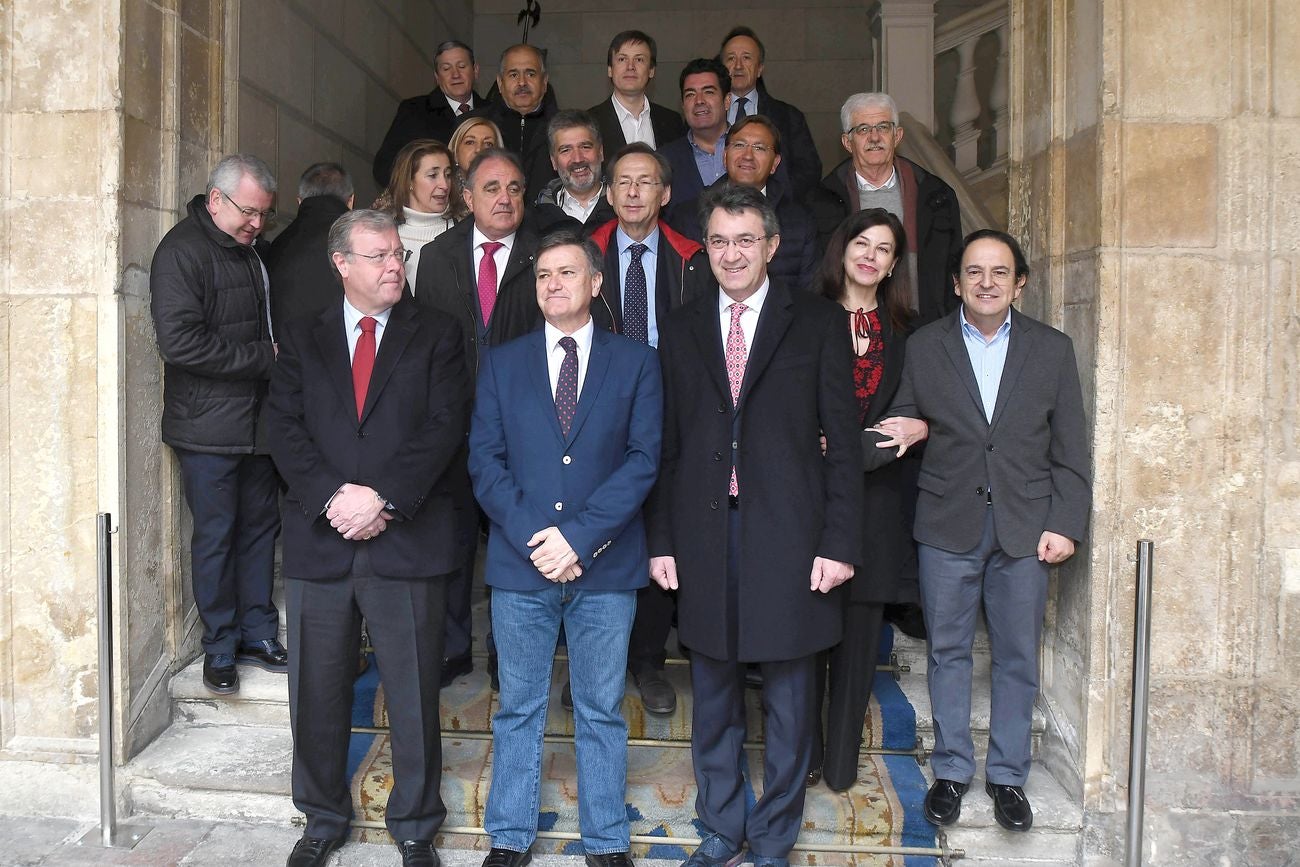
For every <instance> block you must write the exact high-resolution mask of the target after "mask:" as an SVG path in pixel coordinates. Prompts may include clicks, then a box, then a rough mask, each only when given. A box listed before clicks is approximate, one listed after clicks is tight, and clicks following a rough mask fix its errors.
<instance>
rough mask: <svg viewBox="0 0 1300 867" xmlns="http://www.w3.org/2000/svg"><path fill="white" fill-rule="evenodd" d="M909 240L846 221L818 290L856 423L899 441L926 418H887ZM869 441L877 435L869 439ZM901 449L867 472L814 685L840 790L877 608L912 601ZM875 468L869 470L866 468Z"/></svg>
mask: <svg viewBox="0 0 1300 867" xmlns="http://www.w3.org/2000/svg"><path fill="white" fill-rule="evenodd" d="M906 253H907V238H906V234H905V232H904V231H903V225H902V223H901V222H900V221H899V219H898V218H897V217H895V216H894V215H893V214H891V213H890V212H888V211H886V210H884V209H882V208H870V209H868V210H865V211H859V212H858V213H856V214H852V215H850V216H849V217H848V218H847V219H845V221H844V222H843V223H841V224H840V226H839V227H838V228H837V229H836V230H835V232H834V233H833V234H832V235H831V237H830V240H829V241H828V243H827V247H826V255H825V256H824V257H823V259H822V266H821V273H820V275H819V280H818V282H817V284H816V286H817V288H818V290H819V291H820V292H821V294H822V295H824V296H825V297H827V298H829V299H831V300H832V301H835V302H837V303H839V304H840V305H841V306H843V307H844V310H845V321H846V327H847V328H848V329H849V332H850V334H851V335H852V338H853V349H854V361H853V386H854V393H855V396H856V397H857V401H858V412H859V419H858V420H859V422H860V427H861V428H862V430H863V431H867V430H868V429H876V430H881V427H880V426H881V425H884V426H885V427H884V430H886V431H888V432H889V436H891V437H893V438H894V439H895V440H900V439H901V440H903V441H915V438H919V437H920V436H921V435H922V434H923V433H924V431H923V430H922V428H924V422H919V421H914V420H912V419H896V418H891V419H885V418H884V415H885V411H886V410H887V409H888V408H889V404H890V401H891V400H893V397H894V392H895V391H896V390H897V388H898V381H899V377H900V376H901V374H902V370H903V349H904V346H905V344H906V342H907V335H908V333H909V332H910V331H911V322H912V319H913V316H914V313H913V312H912V311H911V310H909V309H908V307H907V303H906V300H905V298H906V295H905V293H906V289H905V287H906V286H907V275H906V274H905V273H903V272H904V269H906V267H907V255H906ZM865 439H866V440H867V441H868V444H870V445H874V443H875V442H876V441H877V440H878V439H879V437H875V436H873V435H871V434H868V435H867V436H866V438H865ZM916 457H917V455H916V453H913V452H905V453H904V455H903V457H902V458H901V459H900V460H895V461H891V462H889V463H886V464H885V465H884V466H882V467H880V468H879V469H876V470H871V471H869V472H868V471H865V470H864V472H863V485H864V486H865V495H864V509H863V517H864V520H865V523H866V527H865V532H864V534H863V543H864V544H863V548H864V550H863V557H862V560H861V562H862V564H863V565H862V566H860V567H859V568H858V569H857V571H856V572H855V574H854V576H853V579H852V580H851V581H849V582H848V594H847V595H848V598H847V600H846V602H845V606H844V639H843V641H841V642H840V643H839V644H838V645H836V646H835V647H833V648H831V649H830V650H829V651H827V652H826V654H825V656H826V657H827V669H826V675H827V676H826V677H823V678H820V679H819V684H818V685H819V690H818V694H819V700H818V703H817V706H818V707H819V708H820V707H821V704H822V703H821V701H820V696H821V694H822V691H823V690H824V689H826V684H827V681H829V691H830V703H829V707H828V709H827V712H826V719H825V737H824V739H823V738H822V737H820V735H821V734H822V733H821V731H820V729H819V731H818V735H819V737H818V738H817V740H818V741H819V742H818V743H814V745H813V763H812V767H813V768H814V770H813V771H812V772H811V773H809V775H808V784H809V785H814V784H815V783H816V782H817V778H818V774H819V771H820V772H821V773H822V774H824V777H825V780H826V785H827V786H829V787H830V788H831V789H834V790H836V791H844V790H845V789H848V788H849V787H850V786H852V785H853V783H854V781H855V780H856V779H857V775H858V749H859V747H860V746H861V742H862V727H863V721H864V718H865V715H866V712H867V704H868V701H869V700H870V698H871V685H872V680H873V679H874V677H875V673H876V658H877V656H878V649H879V645H880V630H881V624H882V622H883V608H884V606H885V605H886V604H888V603H897V602H916V600H917V583H916V545H915V544H914V543H913V541H912V516H913V513H914V511H915V508H916V477H917V468H918V467H919V465H920V461H919V460H916V459H915V458H916ZM870 465H871V464H868V466H870Z"/></svg>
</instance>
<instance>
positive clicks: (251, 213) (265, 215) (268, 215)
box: [217, 187, 275, 222]
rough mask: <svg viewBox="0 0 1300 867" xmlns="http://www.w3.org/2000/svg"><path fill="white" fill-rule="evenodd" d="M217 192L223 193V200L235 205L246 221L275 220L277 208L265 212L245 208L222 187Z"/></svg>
mask: <svg viewBox="0 0 1300 867" xmlns="http://www.w3.org/2000/svg"><path fill="white" fill-rule="evenodd" d="M217 192H219V193H221V198H223V199H225V200H226V201H227V202H230V204H232V205H234V207H235V210H236V211H239V213H241V214H243V215H244V219H245V220H251V219H253V218H254V217H261V218H262V220H263V221H264V222H270V221H271V220H274V219H275V208H267V209H266V210H265V211H259V210H258V209H257V208H245V207H244V206H243V205H241V204H239V202H236V201H235V200H234V199H233V198H232V197H231V195H230V193H228V192H226V191H225V190H223V189H221V188H220V187H217Z"/></svg>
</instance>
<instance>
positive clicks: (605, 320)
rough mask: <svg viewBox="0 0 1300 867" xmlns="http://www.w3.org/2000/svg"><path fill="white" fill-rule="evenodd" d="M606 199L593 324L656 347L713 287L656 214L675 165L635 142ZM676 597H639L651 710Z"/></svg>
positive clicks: (639, 681) (669, 698)
mask: <svg viewBox="0 0 1300 867" xmlns="http://www.w3.org/2000/svg"><path fill="white" fill-rule="evenodd" d="M610 171H611V172H612V174H611V176H610V185H609V200H610V202H611V203H612V204H613V206H614V212H615V213H616V214H617V215H618V219H617V220H613V221H611V222H609V223H606V224H605V225H604V226H601V227H600V229H598V230H597V231H596V233H595V234H593V235H592V240H593V241H595V242H596V245H597V247H599V248H600V250H601V253H602V254H603V256H604V260H603V265H602V271H603V273H604V284H603V286H604V291H602V292H601V293H600V296H599V297H598V298H597V299H596V302H595V303H594V304H593V305H592V316H593V318H595V320H596V325H597V327H600V328H605V329H607V330H610V331H615V332H618V333H620V334H623V335H624V336H626V337H630V338H632V339H633V340H636V341H638V342H640V343H645V344H648V345H649V346H654V347H658V346H659V323H661V322H663V321H664V320H666V319H667V318H668V313H669V311H670V310H674V309H676V308H677V307H680V306H681V305H682V304H684V303H686V302H687V301H689V300H691V299H693V298H697V297H699V296H701V295H704V294H705V293H707V292H709V291H710V290H711V289H713V288H714V285H715V284H714V281H713V272H712V271H711V270H710V268H709V261H708V257H707V256H706V255H705V253H704V247H703V246H702V245H700V244H698V243H696V242H695V241H692V240H691V239H689V238H686V237H684V236H682V235H680V234H678V233H677V232H675V231H673V229H671V228H670V227H669V226H668V224H667V223H665V222H663V221H662V220H660V219H659V214H660V210H661V209H662V208H663V206H664V205H665V204H666V203H667V202H668V201H669V199H670V196H671V195H672V168H671V167H670V166H669V165H668V160H666V159H665V158H664V157H663V155H662V154H658V153H655V152H654V151H653V150H651V149H650V147H649V145H645V144H642V143H641V142H633V143H632V144H630V145H627V146H625V147H624V148H623V149H622V150H621V151H619V152H618V154H617V155H616V156H615V157H614V161H613V163H611V165H610ZM675 608H676V600H675V598H674V596H673V594H671V593H669V592H668V591H666V590H664V589H663V588H662V587H660V586H658V585H657V584H650V585H647V586H646V587H643V588H642V589H641V590H640V591H639V592H638V594H637V602H636V622H635V623H634V624H633V625H632V637H631V639H630V642H629V645H628V652H627V669H628V671H629V672H630V673H631V675H632V679H633V680H634V681H635V682H636V685H637V689H638V690H639V691H640V693H641V703H642V705H644V707H645V709H646V710H647V711H649V712H650V713H659V714H669V713H672V712H673V711H674V710H676V709H677V693H676V691H674V689H673V685H672V684H671V683H669V682H668V680H667V679H666V678H665V677H664V660H665V655H666V654H665V652H664V645H665V644H666V643H667V641H668V633H669V631H670V630H671V629H672V620H673V611H674V609H675Z"/></svg>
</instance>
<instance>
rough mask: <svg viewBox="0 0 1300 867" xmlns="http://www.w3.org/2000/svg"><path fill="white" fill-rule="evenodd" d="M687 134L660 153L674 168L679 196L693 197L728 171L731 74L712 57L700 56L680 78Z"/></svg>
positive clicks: (688, 66)
mask: <svg viewBox="0 0 1300 867" xmlns="http://www.w3.org/2000/svg"><path fill="white" fill-rule="evenodd" d="M678 85H679V87H680V89H681V94H682V117H684V118H685V119H686V126H687V127H688V129H687V130H686V134H685V135H684V136H682V137H681V138H678V139H674V140H672V141H670V142H668V143H667V144H660V146H659V152H660V153H662V154H663V155H664V156H665V157H667V158H668V162H669V164H670V165H671V166H672V167H673V183H674V184H675V185H676V189H675V192H676V194H677V198H678V199H680V200H682V201H685V200H687V199H693V198H695V197H696V196H698V195H699V194H700V193H702V192H704V188H705V187H707V186H709V185H710V184H712V183H713V182H714V181H716V180H717V179H718V178H720V177H722V176H723V175H724V174H726V173H727V167H726V165H725V164H724V162H723V154H724V152H725V150H726V147H727V126H728V124H727V106H729V105H730V104H731V94H730V93H729V91H730V90H731V76H730V75H729V74H728V73H727V68H726V67H725V66H723V65H722V64H721V63H720V62H718V61H717V60H716V59H715V58H711V57H708V58H706V57H697V58H695V59H694V60H692V61H690V62H689V63H687V64H686V65H685V66H683V67H682V73H681V75H680V76H679V78H678Z"/></svg>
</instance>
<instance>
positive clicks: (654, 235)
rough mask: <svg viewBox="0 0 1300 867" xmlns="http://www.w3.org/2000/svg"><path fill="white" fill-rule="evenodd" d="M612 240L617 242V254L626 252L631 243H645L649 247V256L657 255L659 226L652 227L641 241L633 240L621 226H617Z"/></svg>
mask: <svg viewBox="0 0 1300 867" xmlns="http://www.w3.org/2000/svg"><path fill="white" fill-rule="evenodd" d="M614 241H615V243H617V244H618V255H620V256H622V255H623V254H624V253H626V252H627V248H628V247H631V246H632V245H633V244H645V245H646V247H647V248H649V249H648V250H647V252H648V253H649V254H650V255H651V256H658V255H659V227H658V226H655V227H654V228H653V229H651V230H650V234H649V235H646V236H645V240H642V241H633V240H632V239H631V238H630V237H629V236H628V234H627V233H626V232H624V231H623V229H622V227H619V228H617V229H615V230H614Z"/></svg>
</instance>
